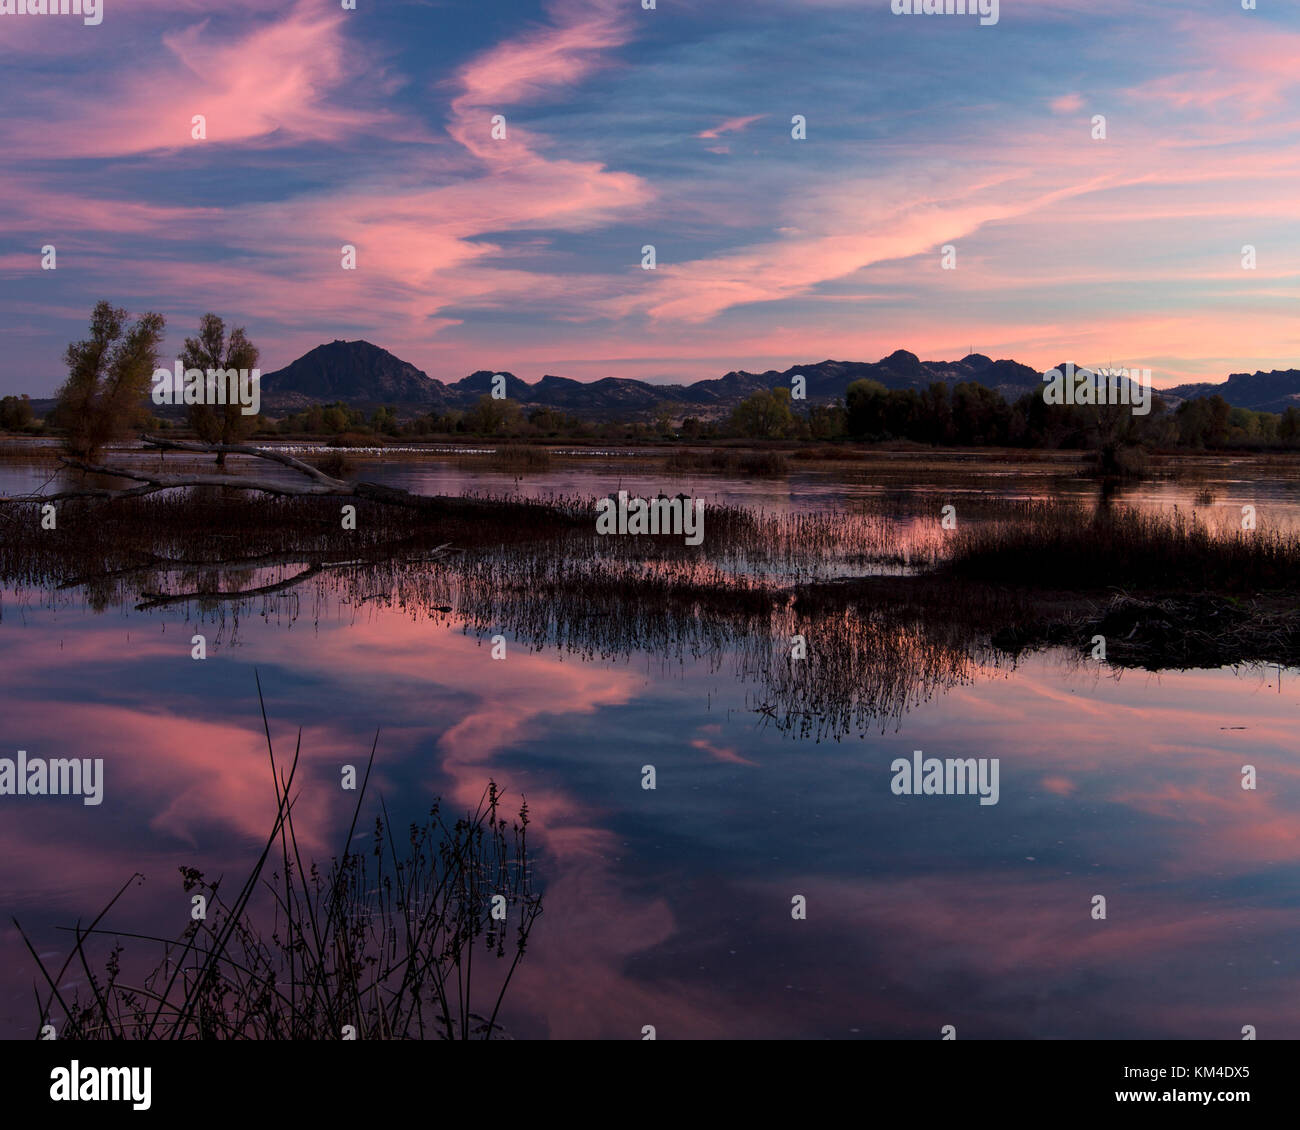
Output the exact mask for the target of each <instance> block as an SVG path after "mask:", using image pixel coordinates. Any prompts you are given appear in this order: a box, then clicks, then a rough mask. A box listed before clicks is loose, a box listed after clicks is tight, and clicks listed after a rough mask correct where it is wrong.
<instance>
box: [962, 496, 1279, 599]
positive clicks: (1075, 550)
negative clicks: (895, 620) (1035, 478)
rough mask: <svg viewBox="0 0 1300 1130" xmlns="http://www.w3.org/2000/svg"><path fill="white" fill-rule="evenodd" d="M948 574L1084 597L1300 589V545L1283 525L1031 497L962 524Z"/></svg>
mask: <svg viewBox="0 0 1300 1130" xmlns="http://www.w3.org/2000/svg"><path fill="white" fill-rule="evenodd" d="M1233 516H1234V515H1233V512H1231V511H1228V512H1225V514H1224V515H1223V517H1224V518H1225V519H1231V518H1232V517H1233ZM942 572H944V573H945V574H946V575H948V576H952V577H961V578H964V579H966V580H974V581H984V582H991V583H997V584H1007V585H1017V586H1022V587H1028V588H1034V589H1055V590H1069V591H1072V592H1077V593H1088V592H1096V591H1098V590H1105V589H1123V590H1125V591H1129V592H1133V591H1145V592H1176V591H1185V592H1195V591H1200V590H1208V591H1210V592H1217V593H1224V592H1242V591H1255V590H1259V589H1279V590H1287V591H1290V592H1296V591H1300V541H1298V540H1297V539H1296V538H1295V537H1294V536H1292V535H1289V534H1288V533H1286V532H1284V531H1282V530H1278V529H1262V528H1261V529H1254V530H1243V529H1241V528H1240V526H1239V524H1238V525H1237V526H1235V527H1234V526H1233V525H1232V524H1231V523H1230V521H1224V522H1221V523H1219V524H1218V526H1217V527H1216V526H1215V525H1212V524H1211V523H1210V522H1208V521H1206V520H1203V519H1201V518H1199V517H1197V516H1195V515H1194V514H1189V513H1187V512H1185V511H1181V510H1174V511H1172V512H1161V513H1146V512H1142V511H1138V510H1133V509H1129V508H1127V507H1116V508H1102V509H1098V510H1097V511H1095V512H1092V513H1089V512H1088V511H1085V510H1084V509H1083V508H1082V507H1077V506H1069V505H1064V504H1062V503H1058V502H1027V503H1020V504H1017V505H1015V506H1014V507H1011V508H1010V513H1004V515H1003V516H1002V517H1000V518H999V519H997V520H995V521H991V522H987V523H984V524H980V525H974V526H969V525H968V526H966V527H965V528H964V529H962V530H961V531H960V532H959V533H958V534H957V535H956V536H955V539H954V541H953V544H952V548H951V551H950V552H949V553H948V554H947V556H946V559H945V561H944V563H943V565H942Z"/></svg>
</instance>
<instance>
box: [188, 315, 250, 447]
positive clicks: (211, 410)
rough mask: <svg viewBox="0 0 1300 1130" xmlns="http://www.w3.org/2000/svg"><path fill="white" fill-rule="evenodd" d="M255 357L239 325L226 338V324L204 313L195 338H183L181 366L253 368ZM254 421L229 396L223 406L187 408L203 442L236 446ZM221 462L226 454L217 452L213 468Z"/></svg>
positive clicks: (201, 405) (247, 432)
mask: <svg viewBox="0 0 1300 1130" xmlns="http://www.w3.org/2000/svg"><path fill="white" fill-rule="evenodd" d="M257 358H258V350H257V346H255V345H254V344H253V343H252V342H251V341H249V340H248V338H247V337H246V336H245V334H244V329H243V327H242V326H236V327H235V328H234V329H232V330H231V331H230V335H229V336H228V337H227V335H226V323H225V322H223V321H222V320H221V319H220V318H219V317H217V315H216V314H204V315H203V317H202V319H201V320H200V321H199V336H198V337H187V338H186V339H185V351H184V352H183V353H182V354H181V363H182V365H183V367H184V368H185V369H186V370H187V371H188V370H190V369H200V370H202V371H203V372H204V373H206V372H207V371H208V370H210V369H214V370H227V371H228V370H230V369H254V368H256V367H257ZM256 420H257V418H256V417H255V416H246V415H244V413H243V405H241V404H239V403H238V402H237V401H235V400H234V398H233V397H232V398H229V400H228V401H227V403H225V404H191V405H190V411H189V421H190V427H192V428H193V429H194V430H195V432H197V433H198V436H199V439H201V440H203V441H204V442H205V443H216V444H235V443H238V442H239V441H240V440H241V439H243V438H244V437H245V436H247V435H249V434H250V433H251V432H252V430H253V428H254V426H255V424H256ZM225 462H226V453H225V452H224V451H218V452H217V466H218V467H221V466H224V465H225Z"/></svg>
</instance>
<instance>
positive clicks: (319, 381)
mask: <svg viewBox="0 0 1300 1130" xmlns="http://www.w3.org/2000/svg"><path fill="white" fill-rule="evenodd" d="M497 375H500V376H502V377H504V378H505V392H506V396H507V397H509V398H510V399H511V400H514V401H516V402H518V403H520V404H522V405H524V406H525V407H529V408H531V407H535V406H542V405H544V406H547V407H550V408H554V409H556V410H558V411H562V412H566V413H569V414H570V415H574V416H580V417H583V418H586V419H622V420H627V419H635V418H638V417H646V416H649V415H650V414H652V413H654V412H656V411H657V410H659V408H660V407H661V406H663V405H668V406H669V407H670V411H671V412H672V413H673V414H674V415H696V416H700V417H701V418H708V417H711V416H717V415H721V414H723V413H725V412H727V411H729V410H730V409H731V408H732V407H734V406H735V405H736V404H738V403H739V402H740V401H741V400H743V399H744V398H745V397H747V396H749V395H750V394H751V393H753V392H756V391H758V390H762V389H769V388H775V387H777V386H778V385H782V386H785V387H786V388H789V387H790V386H791V381H792V379H793V378H794V377H795V376H796V375H802V376H803V377H804V379H805V381H806V391H807V401H808V403H812V404H816V403H825V402H827V401H829V400H832V399H834V398H836V397H842V396H843V395H844V392H845V390H846V389H847V388H848V386H849V385H850V384H852V383H853V382H854V381H856V380H862V379H864V378H865V379H868V380H874V381H879V382H880V383H881V384H883V385H884V386H885V387H886V388H890V389H908V388H910V389H917V390H919V389H923V388H925V387H926V386H927V385H929V384H931V383H932V382H934V381H942V382H943V383H945V384H947V385H949V386H951V385H954V384H958V383H959V382H962V381H972V382H975V383H977V384H982V385H985V386H987V387H988V388H992V389H996V390H997V391H998V392H1000V393H1001V394H1002V395H1003V396H1004V397H1005V398H1006V399H1008V400H1014V399H1016V398H1017V397H1019V396H1023V395H1024V394H1025V393H1026V392H1037V391H1040V390H1041V389H1042V387H1043V380H1042V374H1041V373H1040V372H1039V371H1038V370H1037V369H1034V368H1033V367H1031V366H1029V365H1022V364H1021V363H1020V362H1018V361H1005V360H1004V361H994V360H993V359H992V358H989V357H986V356H984V355H983V354H982V353H971V354H969V355H968V356H966V357H963V358H962V359H961V360H960V361H922V360H921V359H920V358H919V357H917V356H916V354H915V353H909V352H907V350H905V349H899V350H896V351H895V352H893V353H891V354H890V355H889V356H888V357H885V358H883V359H882V360H880V361H818V362H816V363H815V364H809V365H796V366H793V367H791V368H789V369H784V370H776V369H768V370H766V371H764V372H762V373H750V372H746V371H744V370H738V371H733V372H730V373H727V374H725V375H724V376H721V377H716V378H713V379H710V380H702V381H696V382H694V383H693V384H688V385H655V384H649V383H648V382H646V381H638V380H630V379H627V378H623V377H606V378H604V379H603V380H598V381H590V382H584V381H575V380H572V379H571V378H568V377H557V376H549V375H548V376H544V377H542V378H541V379H540V380H538V381H536V382H534V383H532V384H530V383H528V382H527V381H524V380H521V379H520V378H519V377H516V376H515V375H514V374H513V373H509V372H500V371H498V370H490V369H480V370H478V371H477V372H474V373H471V374H470V375H469V376H467V377H464V378H463V379H461V380H459V381H455V382H452V383H450V384H448V383H445V382H443V381H440V380H437V379H435V378H433V377H430V376H428V375H427V374H425V373H423V372H421V371H420V370H419V369H417V368H416V367H415V366H414V365H412V364H410V363H409V362H407V361H403V360H401V358H399V357H395V356H394V355H393V354H391V353H389V352H388V351H387V350H386V349H381V348H380V347H379V346H377V345H372V344H371V343H370V342H368V341H333V342H329V343H327V344H325V345H318V346H317V347H316V348H315V349H313V350H311V351H310V352H309V353H306V354H304V355H303V356H302V357H299V358H298V359H297V360H296V361H294V362H293V363H292V364H289V365H286V366H285V367H284V368H283V369H277V370H276V371H275V372H273V373H266V374H264V375H263V377H262V403H263V411H265V412H268V413H269V414H271V415H282V414H284V413H286V412H294V411H300V410H301V409H303V408H306V407H308V406H310V405H312V404H319V403H326V402H329V401H334V400H341V401H343V402H344V403H346V404H349V405H351V406H353V407H356V408H360V409H363V410H373V409H374V408H378V407H379V406H380V405H384V404H388V405H391V406H393V407H394V408H395V409H396V410H397V412H398V414H399V415H401V416H410V415H416V414H419V413H422V412H430V411H448V410H451V409H466V408H469V407H472V406H473V404H474V403H475V401H477V400H478V398H479V397H480V396H483V395H485V394H488V393H490V392H491V391H492V383H493V378H494V377H495V376H497ZM1215 393H1217V394H1219V395H1220V396H1222V397H1223V398H1224V399H1225V400H1227V401H1228V403H1229V404H1231V405H1233V406H1234V407H1241V408H1251V409H1254V410H1255V411H1267V412H1281V411H1284V410H1285V409H1286V408H1287V407H1288V406H1290V405H1293V404H1294V405H1297V406H1300V369H1287V370H1284V371H1278V370H1275V371H1274V372H1271V373H1263V372H1259V373H1254V374H1249V373H1234V374H1233V375H1232V376H1230V377H1229V378H1228V379H1227V381H1226V382H1224V383H1223V384H1208V383H1207V384H1185V385H1179V386H1177V387H1175V388H1171V389H1164V390H1161V391H1160V396H1161V397H1163V398H1164V399H1165V400H1166V402H1169V403H1171V404H1176V403H1178V402H1179V401H1182V400H1187V399H1190V398H1193V397H1197V396H1210V395H1213V394H1215Z"/></svg>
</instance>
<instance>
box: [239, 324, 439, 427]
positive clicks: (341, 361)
mask: <svg viewBox="0 0 1300 1130" xmlns="http://www.w3.org/2000/svg"><path fill="white" fill-rule="evenodd" d="M444 389H445V386H444V385H443V383H442V382H441V381H435V380H433V379H431V378H430V377H429V376H427V375H426V374H425V373H423V372H421V371H420V370H419V369H417V368H416V367H415V366H414V365H412V364H411V363H410V362H409V361H403V360H402V359H401V358H400V357H396V356H394V355H393V354H391V353H389V352H388V350H386V349H381V348H380V347H379V346H378V345H373V344H372V343H370V342H368V341H343V340H342V339H336V340H334V341H331V342H329V343H328V344H326V345H318V346H316V348H315V349H313V350H311V351H310V352H308V353H304V354H303V355H302V356H301V357H299V358H298V360H296V361H293V362H290V363H289V364H288V365H286V366H285V367H284V368H283V369H277V370H276V371H275V372H273V373H267V374H265V375H264V376H263V377H262V395H263V398H264V399H265V401H266V402H267V406H268V408H270V409H271V410H272V411H282V410H285V409H290V408H297V407H301V406H302V405H303V404H307V403H327V402H329V401H332V400H342V401H346V402H347V403H349V404H356V405H359V406H361V405H374V406H378V405H381V404H427V405H434V404H438V403H441V401H442V398H443V393H444Z"/></svg>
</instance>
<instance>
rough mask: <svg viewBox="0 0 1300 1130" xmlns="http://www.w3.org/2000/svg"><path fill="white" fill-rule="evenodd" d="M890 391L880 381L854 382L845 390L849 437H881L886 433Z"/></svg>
mask: <svg viewBox="0 0 1300 1130" xmlns="http://www.w3.org/2000/svg"><path fill="white" fill-rule="evenodd" d="M888 398H889V390H888V389H887V388H885V386H884V385H882V384H881V383H880V382H879V381H869V380H860V381H854V382H853V383H852V384H851V385H849V387H848V388H847V389H846V390H845V393H844V407H845V411H846V413H847V418H848V429H849V435H851V436H856V437H859V438H861V437H863V436H880V435H883V434H884V432H885V404H886V401H887V400H888Z"/></svg>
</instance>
